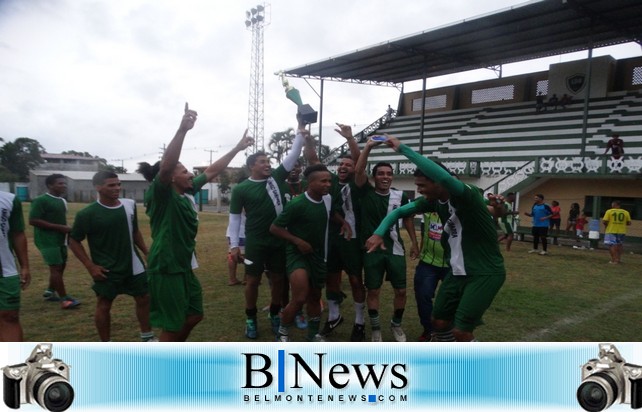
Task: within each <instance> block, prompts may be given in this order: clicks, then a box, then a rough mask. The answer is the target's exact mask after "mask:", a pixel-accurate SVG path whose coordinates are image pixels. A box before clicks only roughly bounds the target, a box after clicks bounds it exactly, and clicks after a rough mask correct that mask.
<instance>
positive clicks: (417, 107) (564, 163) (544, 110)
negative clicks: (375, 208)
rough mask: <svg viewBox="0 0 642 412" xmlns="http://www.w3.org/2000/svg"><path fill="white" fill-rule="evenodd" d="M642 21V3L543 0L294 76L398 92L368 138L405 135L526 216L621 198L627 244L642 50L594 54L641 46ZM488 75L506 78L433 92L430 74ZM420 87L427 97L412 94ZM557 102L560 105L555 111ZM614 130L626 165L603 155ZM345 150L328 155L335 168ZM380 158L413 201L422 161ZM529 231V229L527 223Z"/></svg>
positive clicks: (637, 171)
mask: <svg viewBox="0 0 642 412" xmlns="http://www.w3.org/2000/svg"><path fill="white" fill-rule="evenodd" d="M640 16H642V1H640V0H534V1H530V2H527V3H524V4H523V5H518V6H515V7H511V8H510V9H504V10H500V11H498V12H496V13H491V14H487V15H484V16H480V17H477V18H472V19H467V20H464V21H461V22H458V23H455V24H451V25H447V26H442V27H440V28H437V29H434V30H426V31H424V32H421V33H418V34H414V35H410V36H407V37H403V38H399V39H394V40H390V41H387V42H383V43H380V44H377V45H374V46H371V47H367V48H363V49H360V50H357V51H354V52H350V53H345V54H342V55H339V56H335V57H331V58H329V59H326V60H322V61H319V62H315V63H310V64H306V65H304V66H300V67H297V68H292V69H289V70H286V71H285V74H286V75H287V76H290V77H301V78H306V79H318V80H320V81H322V82H323V81H342V82H351V83H361V84H376V85H388V86H395V87H398V88H399V89H400V90H401V93H400V97H399V104H398V107H397V108H396V110H393V111H391V112H390V113H387V114H386V115H385V116H383V117H377V118H376V119H374V121H373V122H372V124H371V125H370V126H368V127H366V128H365V129H364V130H363V131H361V132H360V133H359V134H358V135H357V138H358V139H359V140H360V142H361V143H363V142H365V141H366V139H367V138H368V136H370V135H374V134H383V133H388V134H391V135H393V136H396V137H398V138H399V139H400V140H401V141H402V142H403V143H405V144H406V145H408V146H410V147H411V148H413V149H414V150H415V151H417V152H419V153H421V154H423V155H425V156H427V157H430V158H432V159H435V160H439V161H441V162H442V163H444V164H445V165H446V166H447V167H448V168H449V169H450V170H451V171H453V172H455V173H457V174H458V175H459V176H460V178H461V179H462V180H463V181H465V182H467V183H472V184H474V185H477V186H479V187H480V188H482V189H484V191H486V192H493V193H502V194H505V193H507V192H516V193H518V195H519V196H518V208H519V211H520V212H522V213H521V214H522V216H523V212H526V211H529V210H530V207H531V204H532V199H533V196H534V194H535V193H543V194H544V195H545V196H546V201H547V202H549V203H550V202H551V201H552V200H557V201H558V202H559V203H560V206H561V207H562V214H563V215H562V219H563V221H565V219H566V214H567V213H568V210H569V209H570V206H571V204H572V203H579V204H580V206H581V207H582V208H583V210H585V211H587V212H589V213H590V214H591V215H592V216H593V217H594V218H599V217H601V216H602V215H603V213H604V212H605V211H606V210H607V209H608V208H609V207H610V203H611V201H612V200H613V199H619V200H621V201H622V206H623V207H624V208H625V209H627V210H629V211H630V213H631V217H632V219H633V225H632V226H631V227H630V229H629V235H630V237H634V238H637V239H636V240H642V53H641V56H640V57H633V58H627V59H621V60H616V59H614V58H613V57H611V56H600V57H593V50H594V49H596V48H601V47H606V46H612V45H617V44H623V43H632V42H634V43H638V44H639V45H640V46H642V20H640ZM577 51H586V52H587V58H586V59H581V60H577V61H570V62H562V63H557V64H551V65H550V66H549V70H547V71H540V72H535V73H526V74H522V75H517V76H511V77H502V76H501V67H502V65H504V64H508V63H515V62H522V61H528V60H532V59H536V58H541V57H548V56H557V55H562V54H565V53H570V52H577ZM641 51H642V49H641ZM480 68H487V69H491V70H494V71H496V72H497V73H498V78H496V79H493V80H485V81H480V82H474V83H467V84H459V85H454V86H449V87H442V88H438V89H427V88H426V79H428V78H431V77H435V76H443V75H448V74H453V73H459V72H464V71H468V70H473V69H480ZM417 80H423V87H422V89H421V90H419V91H412V92H405V91H404V84H405V83H407V82H411V81H417ZM538 95H540V96H541V98H542V99H543V100H544V105H543V106H541V105H540V106H539V107H537V106H538V104H537V101H538ZM553 95H556V96H557V98H558V103H557V105H555V104H550V105H549V104H547V103H548V101H549V99H550V98H551V97H552V96H553ZM563 96H566V100H565V101H564V103H565V104H564V105H561V104H560V100H561V99H562V97H563ZM321 99H323V96H321ZM614 134H618V135H619V136H620V137H621V138H622V140H623V141H624V145H625V146H624V149H625V154H624V156H622V157H620V158H619V159H615V158H613V157H612V156H611V155H610V154H604V153H605V150H606V143H607V141H608V140H609V139H610V138H611V136H612V135H614ZM346 150H347V148H346V147H344V146H342V147H338V148H335V149H333V150H332V151H331V153H330V155H329V156H328V157H327V158H326V159H325V160H324V161H325V163H326V164H328V166H329V168H331V169H332V168H333V167H336V159H337V158H338V157H339V156H340V155H341V154H343V153H345V152H346ZM379 161H386V162H390V163H392V164H393V166H394V167H395V170H396V174H397V176H398V177H396V179H395V186H397V188H399V189H403V190H405V191H408V194H409V195H410V196H411V197H414V195H415V192H414V184H413V178H412V173H413V172H414V165H413V164H411V163H408V162H407V161H406V160H405V158H404V157H403V156H399V155H397V154H396V153H394V152H392V151H390V150H389V149H387V148H377V149H375V150H373V152H372V153H371V156H370V159H369V162H370V165H372V164H374V163H376V162H379ZM520 199H521V201H520ZM521 224H522V225H523V226H524V227H523V228H522V229H524V228H525V227H528V226H530V219H522V222H521Z"/></svg>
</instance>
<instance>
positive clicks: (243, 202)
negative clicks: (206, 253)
mask: <svg viewBox="0 0 642 412" xmlns="http://www.w3.org/2000/svg"><path fill="white" fill-rule="evenodd" d="M308 134H309V131H308V130H306V128H305V124H304V123H303V122H301V121H300V120H299V125H298V129H297V134H296V136H295V138H294V142H293V143H292V148H291V149H290V152H289V153H288V154H287V156H286V157H285V159H284V160H283V163H282V164H281V165H280V166H279V167H277V168H276V169H275V170H272V167H271V166H270V159H269V158H268V157H267V155H266V154H265V153H263V152H256V153H253V154H252V155H250V156H248V158H247V161H246V165H247V167H248V169H249V170H250V177H249V178H248V179H246V180H244V181H243V182H241V183H239V184H238V185H236V186H234V189H232V199H231V200H230V222H229V228H230V252H231V255H232V258H237V257H238V256H239V255H240V253H241V251H240V249H239V234H240V226H241V212H242V211H243V210H244V211H245V216H246V221H245V281H246V283H245V315H246V321H245V336H246V337H247V338H248V339H256V338H257V337H258V329H257V328H258V323H257V312H258V310H257V307H256V305H257V300H258V294H259V283H260V281H261V276H262V275H263V272H264V271H268V273H269V276H270V287H271V289H270V292H271V302H270V309H269V311H270V313H269V316H270V323H271V325H272V332H273V333H274V334H275V336H276V335H277V334H278V332H279V325H280V318H279V312H280V310H281V307H282V305H281V302H282V300H283V287H284V283H285V251H284V246H285V245H284V243H283V241H282V240H281V239H279V238H276V237H275V236H273V235H272V234H271V233H270V225H271V224H272V222H273V221H274V219H276V217H277V216H278V215H279V214H280V213H281V212H282V211H283V206H284V204H285V193H286V192H287V187H285V180H286V178H287V176H288V174H289V173H290V172H291V171H292V169H293V168H294V166H295V163H296V161H297V160H298V158H299V154H300V153H301V148H302V147H303V144H304V139H305V135H308Z"/></svg>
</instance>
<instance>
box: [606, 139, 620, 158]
mask: <svg viewBox="0 0 642 412" xmlns="http://www.w3.org/2000/svg"><path fill="white" fill-rule="evenodd" d="M609 150H611V157H613V159H619V158H621V157H622V155H624V141H623V140H622V139H621V138H620V135H619V134H613V136H611V139H610V140H609V141H608V142H607V143H606V150H604V154H606V153H607V152H608V151H609Z"/></svg>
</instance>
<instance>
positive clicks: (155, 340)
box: [143, 336, 159, 342]
mask: <svg viewBox="0 0 642 412" xmlns="http://www.w3.org/2000/svg"><path fill="white" fill-rule="evenodd" d="M143 342H159V340H158V338H157V337H156V336H152V337H151V338H145V339H143Z"/></svg>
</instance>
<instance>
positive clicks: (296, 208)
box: [274, 193, 333, 261]
mask: <svg viewBox="0 0 642 412" xmlns="http://www.w3.org/2000/svg"><path fill="white" fill-rule="evenodd" d="M332 210H333V209H332V196H330V195H325V196H323V199H322V200H320V201H316V200H313V199H312V198H310V196H308V194H307V193H304V194H302V195H301V196H297V197H296V198H294V199H292V201H291V202H290V203H288V204H287V205H286V206H285V209H284V210H283V212H282V213H281V214H280V215H279V216H278V217H277V218H276V219H275V220H274V225H275V226H279V227H283V228H287V230H288V232H290V233H291V234H292V235H294V236H296V237H298V238H301V239H303V240H305V241H306V242H308V243H309V244H310V246H311V247H312V249H313V250H314V252H313V253H314V254H315V255H316V256H318V257H320V258H321V259H323V261H326V259H327V250H328V229H329V228H328V223H329V218H330V213H331V212H332ZM286 248H287V253H288V255H289V254H297V255H300V254H301V252H300V251H299V249H298V248H297V247H296V246H295V245H293V244H292V243H289V242H288V243H287V246H286Z"/></svg>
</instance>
